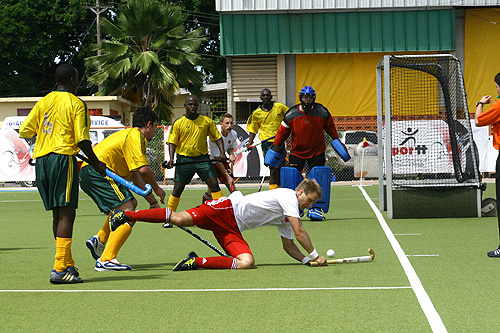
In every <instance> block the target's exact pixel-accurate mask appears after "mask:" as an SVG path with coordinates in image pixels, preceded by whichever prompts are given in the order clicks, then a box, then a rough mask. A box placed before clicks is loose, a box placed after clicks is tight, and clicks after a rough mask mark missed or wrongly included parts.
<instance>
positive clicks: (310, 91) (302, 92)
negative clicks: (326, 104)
mask: <svg viewBox="0 0 500 333" xmlns="http://www.w3.org/2000/svg"><path fill="white" fill-rule="evenodd" d="M305 94H310V95H313V96H315V97H316V92H315V91H314V88H313V87H311V86H304V88H302V89H300V91H299V96H300V95H305Z"/></svg>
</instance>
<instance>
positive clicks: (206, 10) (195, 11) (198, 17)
mask: <svg viewBox="0 0 500 333" xmlns="http://www.w3.org/2000/svg"><path fill="white" fill-rule="evenodd" d="M178 5H179V6H180V7H182V8H183V9H184V13H185V15H186V19H185V24H186V27H187V29H188V31H190V30H194V29H197V28H200V27H201V28H202V29H203V30H204V31H205V33H206V34H207V36H208V39H207V40H206V41H204V42H203V43H202V44H201V47H200V53H201V54H202V56H203V55H204V59H205V60H206V61H207V63H208V65H207V66H205V67H203V68H202V69H201V70H202V71H203V73H205V74H206V76H207V78H206V83H220V82H226V59H225V58H224V57H221V56H220V27H219V14H218V13H217V11H216V10H215V1H206V0H179V1H178Z"/></svg>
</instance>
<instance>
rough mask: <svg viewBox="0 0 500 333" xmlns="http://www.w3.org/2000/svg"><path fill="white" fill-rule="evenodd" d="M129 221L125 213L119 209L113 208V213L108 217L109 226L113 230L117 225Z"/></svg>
mask: <svg viewBox="0 0 500 333" xmlns="http://www.w3.org/2000/svg"><path fill="white" fill-rule="evenodd" d="M128 221H129V218H128V217H127V215H125V213H124V212H122V211H121V210H119V209H115V210H113V215H111V217H110V218H109V228H110V229H111V231H115V230H116V229H117V228H118V227H119V226H121V225H122V224H125V223H127V222H128Z"/></svg>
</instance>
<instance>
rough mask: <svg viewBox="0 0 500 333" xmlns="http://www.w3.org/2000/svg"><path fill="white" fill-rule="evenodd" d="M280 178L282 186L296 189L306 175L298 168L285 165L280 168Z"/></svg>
mask: <svg viewBox="0 0 500 333" xmlns="http://www.w3.org/2000/svg"><path fill="white" fill-rule="evenodd" d="M280 180H281V187H283V188H289V189H292V190H295V188H296V187H297V185H299V184H300V182H301V181H303V180H304V177H303V176H302V174H301V173H300V172H299V171H298V170H297V169H296V168H292V167H283V168H281V169H280Z"/></svg>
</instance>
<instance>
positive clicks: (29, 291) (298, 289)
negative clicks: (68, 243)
mask: <svg viewBox="0 0 500 333" xmlns="http://www.w3.org/2000/svg"><path fill="white" fill-rule="evenodd" d="M394 289H411V287H328V288H326V287H325V288H321V287H320V288H228V289H92V290H89V289H83V290H65V289H64V290H44V289H40V290H36V289H33V290H0V293H102V292H107V293H150V292H169V293H173V292H201V293H203V292H228V291H314V290H394Z"/></svg>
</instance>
